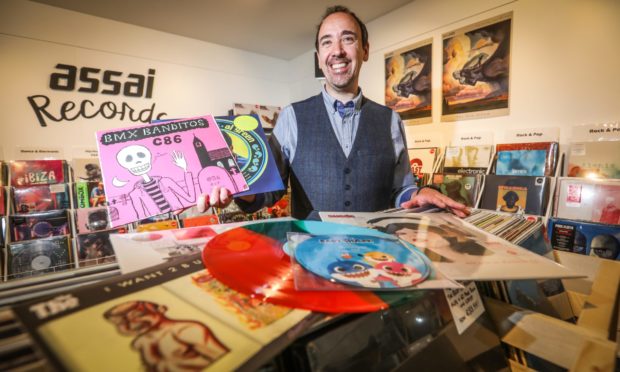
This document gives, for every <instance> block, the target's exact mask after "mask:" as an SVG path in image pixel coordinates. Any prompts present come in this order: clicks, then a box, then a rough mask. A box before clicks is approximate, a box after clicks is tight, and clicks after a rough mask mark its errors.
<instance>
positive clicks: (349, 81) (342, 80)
mask: <svg viewBox="0 0 620 372" xmlns="http://www.w3.org/2000/svg"><path fill="white" fill-rule="evenodd" d="M318 38H319V40H318V44H319V49H318V59H319V66H320V67H321V70H323V74H324V75H325V80H326V81H327V89H328V91H330V90H331V91H335V92H343V93H354V94H355V93H357V87H358V76H359V72H360V69H361V68H362V63H363V62H364V61H367V60H368V46H367V45H366V46H363V45H362V31H361V30H360V28H359V26H358V24H357V22H355V19H354V18H353V17H351V16H350V15H348V14H346V13H333V14H331V15H330V16H329V17H327V18H325V20H323V23H322V24H321V28H320V29H319V35H318Z"/></svg>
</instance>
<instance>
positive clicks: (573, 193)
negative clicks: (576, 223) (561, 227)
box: [553, 177, 620, 225]
mask: <svg viewBox="0 0 620 372" xmlns="http://www.w3.org/2000/svg"><path fill="white" fill-rule="evenodd" d="M553 215H554V217H558V218H566V219H573V220H584V221H590V222H600V223H607V224H615V225H617V224H620V180H595V179H588V178H569V177H562V178H560V179H559V180H558V185H557V191H556V200H555V208H554V213H553Z"/></svg>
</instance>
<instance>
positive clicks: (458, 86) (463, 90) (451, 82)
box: [441, 13, 512, 121]
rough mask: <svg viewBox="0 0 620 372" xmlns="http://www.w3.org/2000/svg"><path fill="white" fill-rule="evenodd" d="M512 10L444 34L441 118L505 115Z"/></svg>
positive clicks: (508, 91)
mask: <svg viewBox="0 0 620 372" xmlns="http://www.w3.org/2000/svg"><path fill="white" fill-rule="evenodd" d="M511 31H512V13H507V14H503V15H501V16H498V17H495V18H492V19H489V20H486V21H483V22H479V23H476V24H473V25H470V26H468V27H465V28H462V29H459V30H455V31H452V32H449V33H447V34H444V35H443V37H442V39H443V74H442V117H441V120H442V121H456V120H462V119H474V118H481V117H492V116H500V115H508V108H509V106H508V103H509V96H510V89H509V77H510V35H511Z"/></svg>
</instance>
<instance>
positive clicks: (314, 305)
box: [203, 221, 417, 313]
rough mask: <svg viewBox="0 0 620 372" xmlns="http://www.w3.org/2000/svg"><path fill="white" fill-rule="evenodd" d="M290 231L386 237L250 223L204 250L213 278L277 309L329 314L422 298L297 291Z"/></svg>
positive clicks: (310, 225) (317, 225)
mask: <svg viewBox="0 0 620 372" xmlns="http://www.w3.org/2000/svg"><path fill="white" fill-rule="evenodd" d="M288 232H301V233H309V234H336V233H339V234H341V233H357V234H367V235H378V236H384V235H385V234H383V233H381V232H378V231H376V230H370V229H364V228H361V227H355V226H348V225H342V224H335V223H326V222H314V221H284V222H282V221H280V222H264V223H257V224H251V225H247V226H244V227H239V228H235V229H232V230H229V231H227V232H225V233H223V234H220V235H217V236H216V237H214V238H213V239H212V240H211V241H209V243H207V245H206V247H205V249H204V250H203V261H204V263H205V266H206V267H207V268H208V269H209V271H210V272H211V273H212V274H213V276H214V277H215V278H216V279H218V280H219V281H221V282H222V283H224V284H225V285H227V286H228V287H230V288H232V289H234V290H236V291H239V292H241V293H245V294H247V295H250V296H253V297H256V298H260V299H262V300H264V301H268V302H271V303H274V304H277V305H283V306H288V307H293V308H301V309H307V310H313V311H319V312H326V313H343V312H349V313H353V312H355V313H359V312H370V311H377V310H381V309H385V308H387V307H389V306H390V304H393V303H395V302H401V301H404V300H407V299H409V298H413V297H414V296H417V295H416V294H415V292H411V291H410V292H391V293H388V294H378V293H374V292H369V291H298V290H296V289H295V283H294V279H293V269H292V264H291V261H290V258H289V256H288V255H287V254H286V253H285V252H284V250H283V249H282V247H283V245H284V243H285V242H286V239H287V233H288Z"/></svg>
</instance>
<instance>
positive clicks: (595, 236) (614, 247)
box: [549, 218, 620, 260]
mask: <svg viewBox="0 0 620 372" xmlns="http://www.w3.org/2000/svg"><path fill="white" fill-rule="evenodd" d="M549 233H550V235H551V245H552V247H553V248H554V249H558V250H561V251H567V252H573V253H580V254H585V255H590V256H598V257H601V258H608V259H611V260H618V259H620V226H618V225H606V224H601V223H592V222H583V221H574V220H567V219H563V218H550V219H549Z"/></svg>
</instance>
